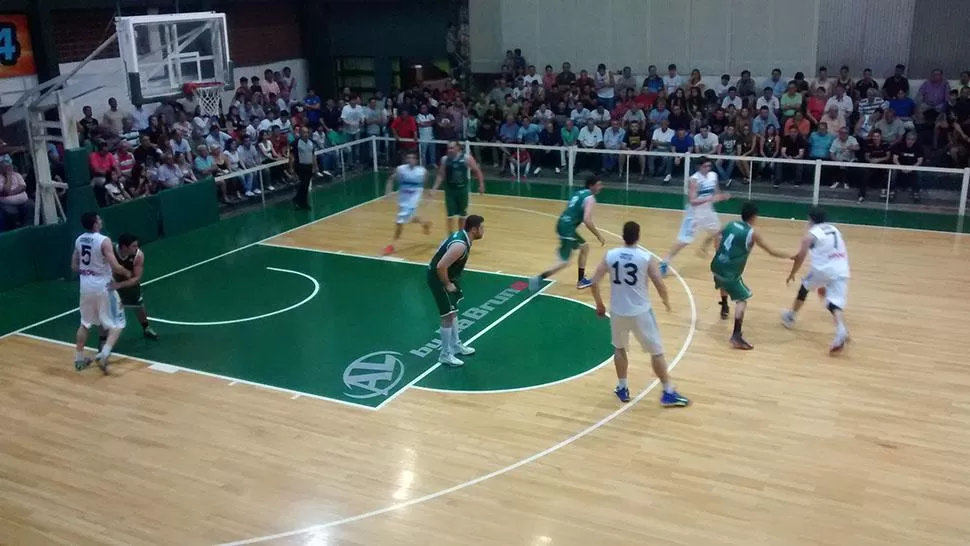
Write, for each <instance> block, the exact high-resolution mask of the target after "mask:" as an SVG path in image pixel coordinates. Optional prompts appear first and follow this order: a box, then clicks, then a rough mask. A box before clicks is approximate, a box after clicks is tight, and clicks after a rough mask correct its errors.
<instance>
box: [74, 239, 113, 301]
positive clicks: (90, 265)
mask: <svg viewBox="0 0 970 546" xmlns="http://www.w3.org/2000/svg"><path fill="white" fill-rule="evenodd" d="M105 239H107V237H105V236H104V235H101V234H100V233H83V234H81V236H80V237H78V238H77V240H76V241H74V250H75V251H76V252H77V254H78V275H80V278H81V292H104V291H106V290H107V289H108V284H109V283H110V282H111V280H112V279H111V266H110V265H108V261H107V260H106V259H105V257H104V254H103V253H102V252H101V243H102V242H104V240H105Z"/></svg>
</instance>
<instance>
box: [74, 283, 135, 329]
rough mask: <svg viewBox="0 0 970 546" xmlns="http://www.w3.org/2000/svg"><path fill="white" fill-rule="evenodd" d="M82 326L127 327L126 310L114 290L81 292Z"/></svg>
mask: <svg viewBox="0 0 970 546" xmlns="http://www.w3.org/2000/svg"><path fill="white" fill-rule="evenodd" d="M79 306H80V308H81V326H84V327H85V328H90V327H92V326H101V327H102V328H107V329H108V330H116V329H121V328H124V327H125V310H124V307H122V305H121V297H120V296H118V293H117V292H115V291H114V290H105V291H97V292H93V291H92V292H81V302H80V305H79Z"/></svg>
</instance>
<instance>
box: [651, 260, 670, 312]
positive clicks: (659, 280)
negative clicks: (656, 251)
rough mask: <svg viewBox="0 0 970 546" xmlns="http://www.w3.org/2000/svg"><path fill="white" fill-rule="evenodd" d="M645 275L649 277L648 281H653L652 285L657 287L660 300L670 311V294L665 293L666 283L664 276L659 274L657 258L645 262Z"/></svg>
mask: <svg viewBox="0 0 970 546" xmlns="http://www.w3.org/2000/svg"><path fill="white" fill-rule="evenodd" d="M647 276H648V277H650V281H651V282H653V286H654V287H655V288H656V289H657V294H658V295H659V296H660V301H662V302H663V303H664V307H665V308H666V309H667V311H670V295H669V294H668V293H667V285H666V284H664V277H663V275H661V274H660V266H658V265H657V260H655V259H653V258H651V259H650V263H649V264H647Z"/></svg>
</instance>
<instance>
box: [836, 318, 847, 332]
mask: <svg viewBox="0 0 970 546" xmlns="http://www.w3.org/2000/svg"><path fill="white" fill-rule="evenodd" d="M847 333H848V330H846V328H845V323H844V322H842V321H841V320H840V321H839V322H838V324H836V325H835V335H837V336H844V335H845V334H847Z"/></svg>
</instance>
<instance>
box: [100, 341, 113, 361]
mask: <svg viewBox="0 0 970 546" xmlns="http://www.w3.org/2000/svg"><path fill="white" fill-rule="evenodd" d="M98 356H100V357H101V359H102V360H104V359H105V358H108V357H109V356H111V345H110V344H108V343H105V344H104V347H101V352H100V353H98Z"/></svg>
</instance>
